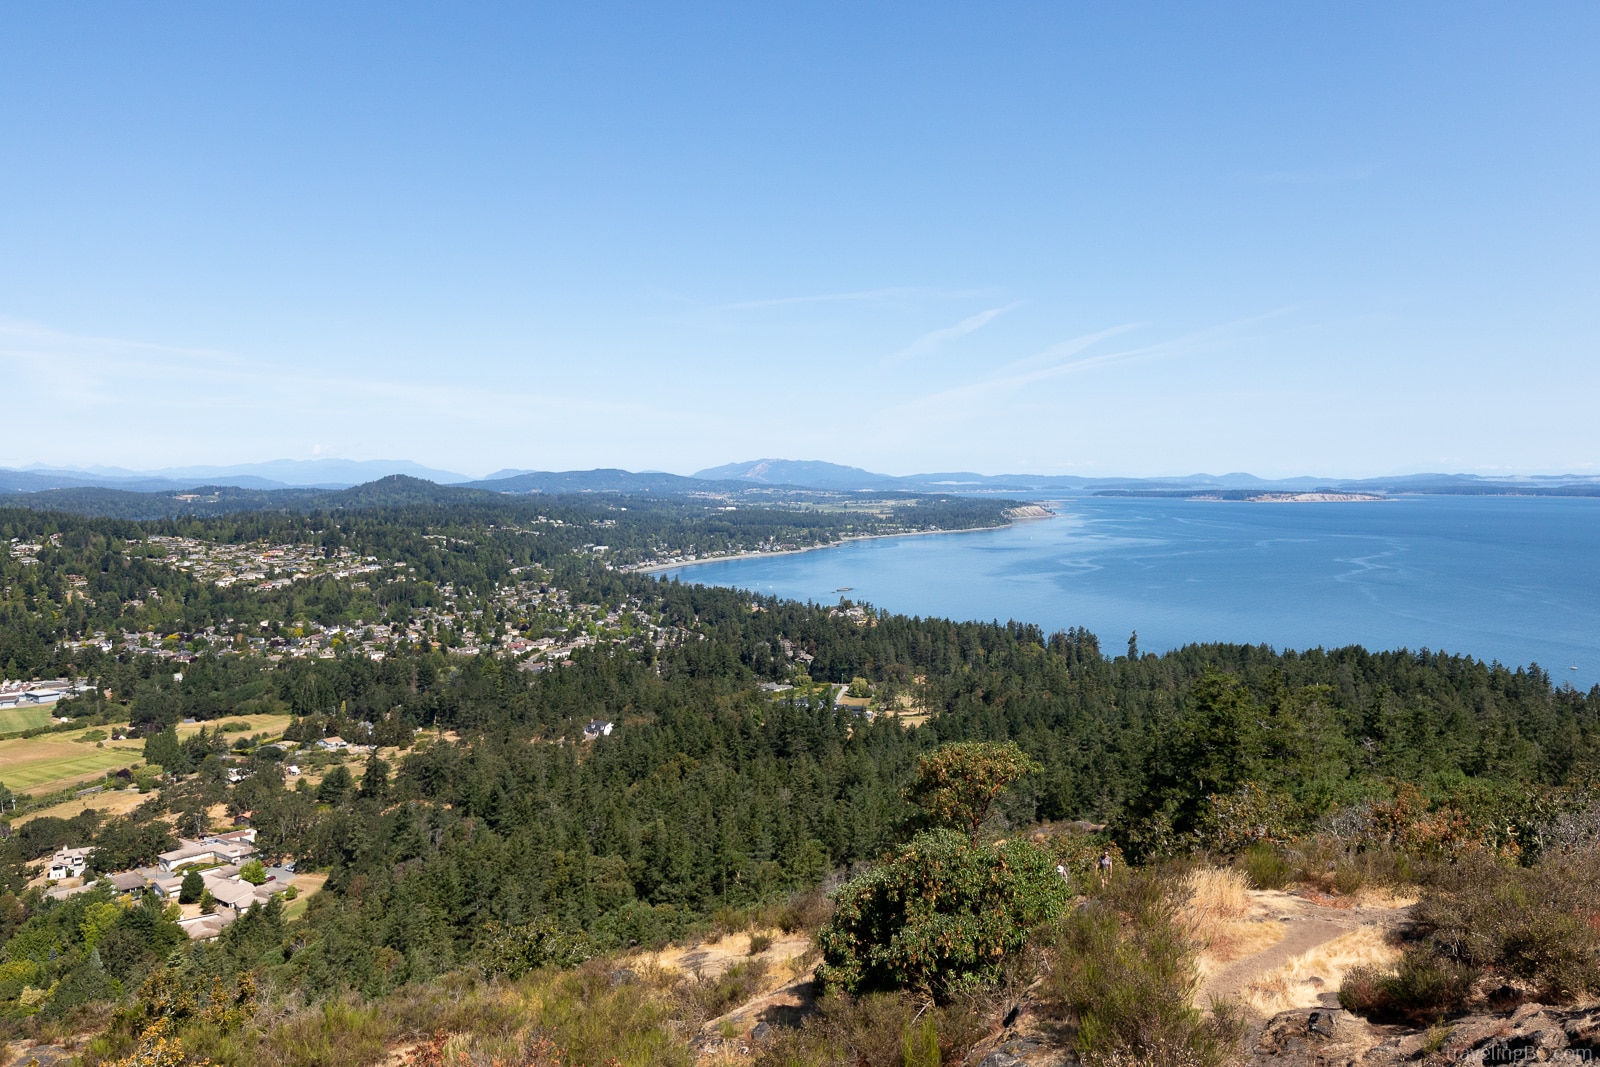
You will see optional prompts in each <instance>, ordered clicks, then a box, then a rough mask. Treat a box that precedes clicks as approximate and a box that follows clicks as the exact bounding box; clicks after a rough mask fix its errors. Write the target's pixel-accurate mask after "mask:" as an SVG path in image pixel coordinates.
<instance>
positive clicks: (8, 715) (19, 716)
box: [0, 704, 55, 734]
mask: <svg viewBox="0 0 1600 1067" xmlns="http://www.w3.org/2000/svg"><path fill="white" fill-rule="evenodd" d="M54 707H55V705H53V704H50V705H43V706H35V707H31V708H6V709H5V710H4V711H0V734H16V733H21V732H22V731H23V730H37V729H38V728H39V727H41V726H49V725H50V724H51V723H52V722H54V721H55V718H54V716H52V715H51V714H50V713H51V711H52V710H53V709H54Z"/></svg>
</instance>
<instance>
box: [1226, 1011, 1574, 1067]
mask: <svg viewBox="0 0 1600 1067" xmlns="http://www.w3.org/2000/svg"><path fill="white" fill-rule="evenodd" d="M1597 1061H1600V1007H1596V1006H1590V1007H1586V1008H1576V1009H1565V1010H1557V1009H1554V1008H1549V1007H1545V1006H1544V1005H1541V1004H1524V1005H1522V1006H1521V1007H1519V1008H1518V1009H1517V1010H1516V1011H1514V1012H1512V1013H1510V1014H1508V1015H1469V1016H1466V1017H1463V1018H1459V1019H1452V1020H1450V1021H1448V1022H1446V1023H1444V1024H1443V1025H1441V1026H1438V1027H1434V1028H1431V1029H1428V1030H1412V1029H1410V1028H1402V1027H1392V1026H1388V1027H1386V1026H1374V1025H1373V1024H1371V1023H1368V1022H1367V1021H1366V1020H1364V1019H1362V1018H1360V1017H1359V1016H1355V1015H1350V1014H1348V1013H1347V1012H1342V1011H1330V1010H1327V1009H1317V1010H1310V1011H1307V1010H1304V1009H1301V1010H1297V1011H1286V1012H1283V1013H1281V1014H1279V1015H1276V1016H1274V1017H1273V1018H1272V1020H1271V1021H1270V1022H1268V1023H1267V1026H1266V1029H1265V1030H1263V1031H1262V1033H1261V1036H1260V1038H1259V1039H1258V1041H1257V1043H1256V1046H1255V1047H1254V1048H1253V1049H1251V1050H1250V1055H1249V1059H1248V1062H1249V1063H1250V1064H1251V1065H1252V1067H1267V1065H1269V1064H1270V1065H1273V1067H1398V1065H1400V1064H1407V1065H1444V1064H1452V1065H1454V1064H1461V1065H1463V1067H1496V1065H1500V1064H1532V1063H1541V1064H1553V1065H1561V1064H1580V1063H1584V1064H1592V1063H1595V1062H1597Z"/></svg>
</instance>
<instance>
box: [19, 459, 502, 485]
mask: <svg viewBox="0 0 1600 1067" xmlns="http://www.w3.org/2000/svg"><path fill="white" fill-rule="evenodd" d="M391 474H404V475H406V476H408V477H411V478H423V479H426V480H427V481H430V482H437V483H438V484H440V485H457V484H460V483H462V482H467V481H471V479H470V478H468V477H467V476H466V475H465V474H456V473H453V472H451V471H443V470H435V469H434V468H432V467H424V466H422V465H421V464H420V463H413V462H411V461H410V460H406V459H398V460H396V459H371V460H353V459H277V460H271V461H269V462H266V463H241V464H237V465H235V466H232V467H205V466H200V467H164V468H162V469H161V470H154V471H132V470H127V469H126V468H123V467H101V466H95V467H38V466H34V467H24V468H21V469H7V468H0V492H3V491H10V492H19V491H20V492H37V491H39V490H41V489H70V488H79V487H86V486H96V487H99V488H102V489H126V490H129V491H131V492H136V493H140V492H142V493H159V492H171V491H174V490H182V489H192V488H193V487H195V486H197V485H225V486H233V487H235V488H238V489H348V488H349V487H350V486H352V485H361V484H363V483H365V482H372V481H376V480H378V479H379V478H384V477H387V476H389V475H391Z"/></svg>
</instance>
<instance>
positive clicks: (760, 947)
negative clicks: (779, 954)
mask: <svg viewBox="0 0 1600 1067" xmlns="http://www.w3.org/2000/svg"><path fill="white" fill-rule="evenodd" d="M771 947H772V935H771V934H769V933H766V932H762V933H759V934H751V935H750V955H752V956H759V955H760V954H761V953H763V952H765V951H767V949H769V948H771Z"/></svg>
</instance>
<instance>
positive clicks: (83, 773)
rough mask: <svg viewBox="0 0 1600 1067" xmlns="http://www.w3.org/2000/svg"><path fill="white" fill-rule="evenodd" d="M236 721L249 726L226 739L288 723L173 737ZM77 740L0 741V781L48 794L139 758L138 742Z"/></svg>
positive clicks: (278, 718)
mask: <svg viewBox="0 0 1600 1067" xmlns="http://www.w3.org/2000/svg"><path fill="white" fill-rule="evenodd" d="M235 720H237V721H241V722H247V723H249V724H250V730H249V732H248V733H243V732H241V733H237V734H228V735H226V736H228V737H229V738H233V737H246V736H249V734H255V733H267V734H277V733H280V732H281V731H282V730H283V728H284V727H285V726H287V725H288V724H289V716H287V715H236V716H230V717H228V718H225V719H219V720H217V721H216V722H205V723H190V724H185V725H180V726H179V727H178V736H179V737H190V736H192V735H194V734H196V733H199V732H200V729H201V727H207V728H212V727H215V726H217V725H219V724H220V723H223V722H233V721H235ZM77 736H82V735H81V734H50V735H46V736H43V737H18V738H12V739H11V740H7V741H0V782H3V783H5V785H6V787H7V788H9V789H11V790H12V791H13V792H18V793H22V792H29V793H31V792H49V791H51V790H54V789H64V788H66V787H67V786H69V785H73V784H75V783H77V782H86V781H92V780H94V779H96V778H99V777H100V776H101V775H103V774H105V773H106V772H107V771H113V770H116V769H117V768H119V767H131V766H133V765H134V764H136V763H140V762H143V760H144V741H143V740H142V739H133V740H129V741H106V742H104V743H103V745H99V746H97V745H95V744H94V743H92V742H87V741H73V740H70V738H72V737H77ZM91 806H96V807H97V806H98V805H93V804H91Z"/></svg>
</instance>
